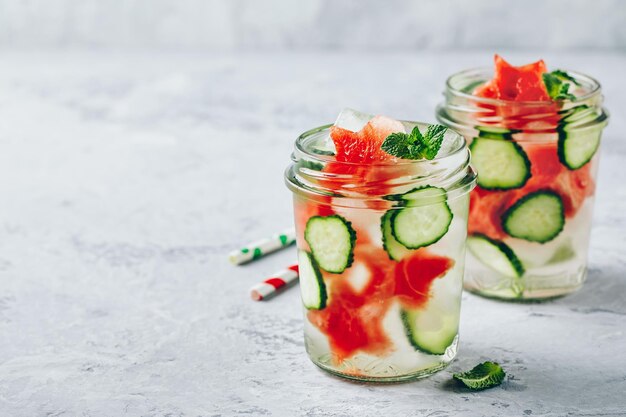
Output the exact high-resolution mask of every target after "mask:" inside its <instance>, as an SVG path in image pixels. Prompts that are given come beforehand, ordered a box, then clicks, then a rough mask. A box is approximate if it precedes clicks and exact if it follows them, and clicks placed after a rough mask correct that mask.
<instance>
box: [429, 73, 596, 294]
mask: <svg viewBox="0 0 626 417" xmlns="http://www.w3.org/2000/svg"><path fill="white" fill-rule="evenodd" d="M568 73H569V75H570V76H572V77H573V78H574V80H575V81H576V85H574V84H572V85H571V87H573V91H571V92H572V93H574V94H575V95H576V99H573V100H564V101H559V102H514V101H506V100H498V99H491V98H482V97H476V96H473V95H472V94H471V93H472V91H473V90H474V89H475V88H476V87H477V86H478V85H481V84H482V83H484V82H486V81H487V80H489V79H490V78H491V76H492V71H491V70H490V69H486V68H485V69H474V70H467V71H462V72H460V73H457V74H455V75H452V76H451V77H450V78H449V79H448V80H447V83H446V91H445V102H444V103H442V104H441V105H439V106H438V108H437V119H438V120H439V122H440V123H442V124H445V125H447V126H449V127H451V128H453V129H455V130H457V131H458V132H460V133H461V134H462V135H464V136H465V138H466V139H467V141H468V143H470V150H471V152H472V165H473V166H474V168H475V169H476V171H477V173H478V186H477V187H476V188H475V189H474V191H473V192H472V194H471V198H470V214H469V227H468V230H469V237H468V249H469V250H468V261H467V273H466V277H465V288H466V289H467V290H469V291H472V292H474V293H477V294H480V295H483V296H487V297H495V298H500V299H507V300H540V299H547V298H552V297H557V296H562V295H565V294H568V293H571V292H573V291H576V290H577V289H579V288H580V287H581V286H582V284H583V282H584V281H585V278H586V265H587V251H588V246H589V234H590V230H591V217H592V210H593V200H594V194H595V187H596V178H597V171H598V162H599V156H600V153H599V152H598V149H599V145H600V138H601V134H602V130H603V129H604V127H605V126H606V124H607V121H608V114H607V112H606V110H605V109H604V108H603V107H602V101H603V97H602V93H601V89H600V84H599V83H598V82H597V81H596V80H594V79H593V78H591V77H588V76H586V75H583V74H579V73H576V72H573V71H571V72H570V71H568ZM481 171H482V172H481Z"/></svg>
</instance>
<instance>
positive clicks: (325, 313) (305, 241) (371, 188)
mask: <svg viewBox="0 0 626 417" xmlns="http://www.w3.org/2000/svg"><path fill="white" fill-rule="evenodd" d="M403 124H404V126H405V127H406V128H407V131H410V130H411V129H412V128H413V127H414V126H415V125H418V126H419V128H420V129H425V128H426V126H427V125H425V124H421V123H410V122H403ZM329 128H330V126H322V127H319V128H316V129H312V130H310V131H308V132H305V133H303V134H302V135H301V136H300V137H299V138H298V139H297V140H296V143H295V150H294V152H293V154H292V160H293V163H292V164H291V165H290V166H289V167H288V168H287V170H286V172H285V179H286V183H287V186H288V187H289V189H290V190H291V191H292V192H293V202H294V214H295V224H296V236H297V245H298V261H299V269H300V288H301V293H302V301H303V305H304V309H303V310H304V336H305V346H306V350H307V353H308V355H309V357H310V358H311V360H312V361H313V363H315V364H316V365H317V366H319V367H320V368H322V369H324V370H326V371H328V372H330V373H332V374H335V375H339V376H342V377H346V378H350V379H355V380H362V381H376V382H396V381H403V380H410V379H415V378H420V377H425V376H428V375H430V374H432V373H434V372H436V371H438V370H440V369H443V368H444V367H446V366H447V365H448V364H449V363H450V362H451V361H452V359H453V358H454V357H455V355H456V349H457V341H458V325H459V313H460V304H461V292H462V286H463V284H462V282H463V272H464V260H465V239H466V236H467V214H468V207H469V191H470V190H471V189H472V188H473V187H474V186H475V178H476V175H475V173H474V171H473V169H472V168H471V167H470V165H469V151H468V148H467V145H466V144H465V140H464V139H463V137H462V136H460V135H458V134H457V133H455V132H453V131H451V130H449V131H448V132H447V133H446V134H445V137H444V141H443V145H442V147H441V149H440V151H439V154H438V156H437V157H436V158H435V159H433V160H415V161H410V160H399V161H398V162H397V163H382V164H374V165H360V164H354V163H349V162H338V161H337V160H336V159H335V158H334V154H333V146H332V142H331V141H330V138H329ZM400 241H403V242H404V243H400ZM407 241H410V242H411V243H410V244H408V246H410V247H407V246H405V245H407V243H406V242H407Z"/></svg>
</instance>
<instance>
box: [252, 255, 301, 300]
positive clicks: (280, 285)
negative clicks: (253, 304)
mask: <svg viewBox="0 0 626 417" xmlns="http://www.w3.org/2000/svg"><path fill="white" fill-rule="evenodd" d="M297 280H298V265H297V264H294V265H291V266H288V267H287V269H283V270H281V271H278V272H277V273H275V274H274V275H273V276H272V277H271V278H268V279H266V280H265V281H263V282H260V283H258V284H256V285H255V286H253V287H252V288H250V296H251V297H252V299H253V300H254V301H261V300H267V299H268V298H272V297H273V296H275V295H276V294H277V293H278V292H279V290H280V289H284V288H286V287H288V286H289V285H290V284H293V283H294V282H296V281H297Z"/></svg>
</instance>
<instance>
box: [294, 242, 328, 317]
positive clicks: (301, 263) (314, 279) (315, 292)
mask: <svg viewBox="0 0 626 417" xmlns="http://www.w3.org/2000/svg"><path fill="white" fill-rule="evenodd" d="M298 274H299V275H300V278H299V281H300V292H301V294H302V304H303V305H304V307H305V308H307V309H309V310H322V309H323V308H325V307H326V301H327V299H328V294H327V292H326V284H324V279H323V278H322V273H321V272H320V270H319V267H318V266H317V263H316V262H315V259H313V256H311V254H310V253H308V252H305V251H303V250H301V251H299V252H298Z"/></svg>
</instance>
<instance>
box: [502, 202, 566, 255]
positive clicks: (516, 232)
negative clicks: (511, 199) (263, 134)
mask: <svg viewBox="0 0 626 417" xmlns="http://www.w3.org/2000/svg"><path fill="white" fill-rule="evenodd" d="M564 225H565V212H564V208H563V201H562V200H561V197H560V196H559V195H558V194H557V193H555V192H554V191H551V190H539V191H535V192H534V193H530V194H527V195H525V196H524V197H522V198H520V199H519V200H517V201H516V202H515V204H513V205H512V206H511V207H509V208H508V210H507V211H505V212H504V214H503V215H502V228H503V229H504V231H505V232H507V233H508V234H509V235H510V236H513V237H516V238H519V239H524V240H529V241H531V242H539V243H545V242H549V241H551V240H552V239H554V238H555V237H557V236H558V235H559V233H561V230H563V226H564Z"/></svg>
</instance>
